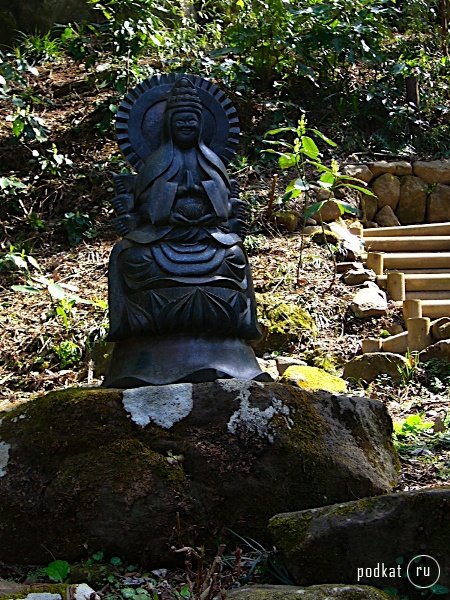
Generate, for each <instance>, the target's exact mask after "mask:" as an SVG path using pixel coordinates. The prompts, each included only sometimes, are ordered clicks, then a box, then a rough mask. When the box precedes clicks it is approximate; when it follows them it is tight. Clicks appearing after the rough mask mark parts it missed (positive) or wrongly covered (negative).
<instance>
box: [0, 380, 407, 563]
mask: <svg viewBox="0 0 450 600" xmlns="http://www.w3.org/2000/svg"><path fill="white" fill-rule="evenodd" d="M391 432H392V424H391V421H390V418H389V416H388V413H387V411H386V409H385V407H384V406H383V404H382V403H381V402H377V401H374V400H368V399H364V398H352V397H348V396H333V395H331V394H326V393H311V392H307V391H305V390H300V389H298V388H294V387H291V386H289V385H281V384H275V383H264V384H263V383H258V382H254V381H237V380H235V379H227V380H219V381H215V382H210V383H200V384H189V383H182V384H172V385H165V386H151V387H147V388H136V389H133V390H125V391H123V392H122V391H119V390H105V389H91V390H87V389H80V388H75V389H69V390H62V391H59V392H53V393H51V394H48V395H46V396H41V397H39V398H36V399H35V400H32V401H30V402H28V403H26V404H23V405H22V406H19V407H17V408H16V409H15V410H13V411H11V412H9V413H4V414H1V415H0V540H1V544H0V561H1V562H7V563H10V564H11V563H16V564H25V563H27V564H47V563H48V549H51V551H52V554H53V555H54V556H56V557H64V559H65V560H68V561H70V562H73V561H74V560H78V559H82V558H84V557H87V556H90V555H91V554H92V553H93V552H96V551H98V549H104V550H105V552H106V553H107V555H108V556H120V557H121V558H122V559H123V560H124V561H129V562H130V563H132V562H136V561H137V562H140V563H143V564H144V565H145V566H148V567H151V568H156V567H160V566H161V565H164V566H166V567H168V566H170V565H173V564H174V563H175V562H176V561H177V560H179V559H181V560H182V558H183V557H182V556H181V555H180V554H174V553H173V552H172V551H171V549H170V548H171V546H173V545H174V546H176V547H178V548H179V547H181V546H184V545H191V546H200V545H205V546H206V548H207V549H208V551H211V552H214V551H215V549H216V548H217V543H218V541H219V540H220V539H221V538H222V539H223V538H224V537H225V539H224V541H225V542H226V543H227V544H228V549H229V551H232V550H233V549H234V545H235V544H236V538H233V537H231V536H230V535H229V534H228V538H227V537H226V528H231V529H232V530H233V531H236V532H237V533H239V534H240V535H244V536H247V537H252V538H254V539H256V540H258V541H259V542H260V543H262V544H264V545H268V546H270V544H271V540H270V538H269V536H268V532H267V523H268V520H269V518H270V517H271V516H273V515H274V514H277V513H280V512H284V511H291V510H301V509H304V508H311V507H313V506H323V505H324V504H329V503H330V502H344V501H348V500H350V499H353V498H355V497H363V496H368V495H373V494H379V493H383V492H386V491H390V490H391V489H392V485H395V483H396V480H397V458H396V455H395V452H394V451H393V448H392V442H391Z"/></svg>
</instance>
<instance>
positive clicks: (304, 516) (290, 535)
mask: <svg viewBox="0 0 450 600" xmlns="http://www.w3.org/2000/svg"><path fill="white" fill-rule="evenodd" d="M312 519H313V515H312V514H311V512H310V511H304V512H294V513H285V514H281V515H275V516H274V517H272V518H271V519H270V521H269V531H271V533H272V534H273V535H274V536H276V539H277V544H278V545H279V547H280V548H282V551H283V553H284V554H286V556H295V554H296V553H297V552H299V551H300V549H301V548H302V546H303V544H304V541H305V540H306V538H307V537H308V533H309V531H310V527H311V521H312Z"/></svg>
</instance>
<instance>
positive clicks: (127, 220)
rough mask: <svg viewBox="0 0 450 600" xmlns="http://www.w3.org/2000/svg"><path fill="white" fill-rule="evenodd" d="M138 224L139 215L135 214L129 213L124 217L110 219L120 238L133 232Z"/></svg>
mask: <svg viewBox="0 0 450 600" xmlns="http://www.w3.org/2000/svg"><path fill="white" fill-rule="evenodd" d="M139 222H140V218H139V215H138V214H137V213H129V214H125V215H119V216H118V217H115V218H114V219H112V223H113V225H114V227H115V229H116V231H117V233H119V234H120V235H121V236H125V235H127V234H128V233H130V232H131V231H134V230H135V229H136V228H137V227H138V225H139Z"/></svg>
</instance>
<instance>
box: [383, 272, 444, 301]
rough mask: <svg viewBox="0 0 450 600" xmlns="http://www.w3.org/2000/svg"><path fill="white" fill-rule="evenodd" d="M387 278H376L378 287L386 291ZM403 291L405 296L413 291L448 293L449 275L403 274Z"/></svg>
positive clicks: (384, 276)
mask: <svg viewBox="0 0 450 600" xmlns="http://www.w3.org/2000/svg"><path fill="white" fill-rule="evenodd" d="M387 277H388V276H387V275H379V276H378V277H377V284H378V285H379V287H381V288H383V289H386V284H387ZM405 290H406V293H407V294H408V292H415V291H437V290H439V291H440V290H449V291H450V273H426V274H425V273H424V274H418V273H405ZM407 297H408V296H407ZM417 297H418V298H419V296H417ZM449 299H450V294H449Z"/></svg>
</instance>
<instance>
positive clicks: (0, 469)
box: [0, 442, 11, 477]
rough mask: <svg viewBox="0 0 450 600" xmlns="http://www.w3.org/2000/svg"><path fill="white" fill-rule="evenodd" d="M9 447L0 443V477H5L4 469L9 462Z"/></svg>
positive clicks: (4, 443)
mask: <svg viewBox="0 0 450 600" xmlns="http://www.w3.org/2000/svg"><path fill="white" fill-rule="evenodd" d="M10 448H11V446H10V445H9V444H7V443H6V442H0V477H4V476H5V475H6V467H7V466H8V462H9V449H10Z"/></svg>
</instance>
